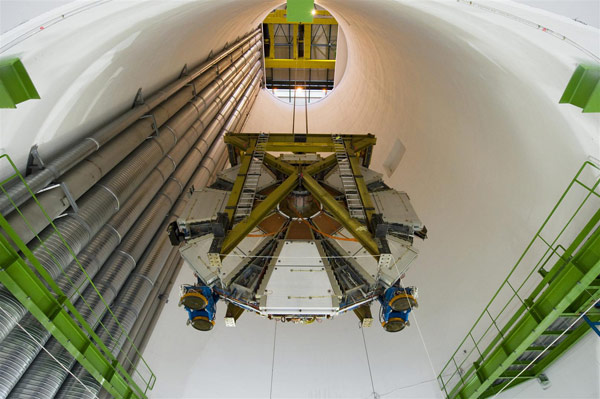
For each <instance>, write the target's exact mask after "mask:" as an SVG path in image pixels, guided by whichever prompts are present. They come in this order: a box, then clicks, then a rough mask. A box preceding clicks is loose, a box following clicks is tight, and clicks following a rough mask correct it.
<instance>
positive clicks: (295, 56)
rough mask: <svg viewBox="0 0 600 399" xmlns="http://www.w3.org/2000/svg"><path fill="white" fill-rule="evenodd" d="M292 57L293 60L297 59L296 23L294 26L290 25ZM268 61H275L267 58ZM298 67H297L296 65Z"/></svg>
mask: <svg viewBox="0 0 600 399" xmlns="http://www.w3.org/2000/svg"><path fill="white" fill-rule="evenodd" d="M292 46H293V47H292V54H293V55H292V58H293V59H294V61H295V62H296V61H297V60H298V24H294V26H292ZM269 61H275V60H269ZM265 68H279V67H273V66H271V67H269V66H265ZM287 68H294V67H287ZM296 68H298V67H296Z"/></svg>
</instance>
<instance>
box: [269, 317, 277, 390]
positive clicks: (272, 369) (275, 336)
mask: <svg viewBox="0 0 600 399" xmlns="http://www.w3.org/2000/svg"><path fill="white" fill-rule="evenodd" d="M276 339H277V319H276V320H275V333H274V334H273V358H272V359H271V388H270V390H269V398H270V399H271V398H273V372H274V370H275V340H276Z"/></svg>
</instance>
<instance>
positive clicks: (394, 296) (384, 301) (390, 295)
mask: <svg viewBox="0 0 600 399" xmlns="http://www.w3.org/2000/svg"><path fill="white" fill-rule="evenodd" d="M415 291H416V289H415V288H414V287H407V288H403V287H390V288H388V289H387V290H385V292H384V294H383V295H382V296H380V297H379V302H380V303H381V306H382V314H383V321H382V323H381V325H382V326H383V328H384V329H385V330H386V331H388V332H398V331H402V330H403V329H404V328H405V327H406V326H407V325H410V324H409V322H408V315H409V314H410V312H411V311H412V310H413V308H415V307H417V306H418V304H417V300H416V299H415V297H414V294H415Z"/></svg>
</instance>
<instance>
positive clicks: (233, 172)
mask: <svg viewBox="0 0 600 399" xmlns="http://www.w3.org/2000/svg"><path fill="white" fill-rule="evenodd" d="M241 166H242V165H241V164H240V165H236V166H234V167H232V168H229V169H226V170H224V171H222V172H219V173H218V176H219V179H221V180H225V181H226V182H229V183H231V184H233V183H235V179H236V178H237V176H238V174H239V173H240V167H241ZM276 182H277V180H276V179H275V176H274V175H273V173H271V171H270V170H269V169H268V168H267V167H265V166H264V165H262V166H261V169H260V177H259V179H258V186H257V187H256V191H261V190H264V189H265V188H267V187H270V186H272V185H273V184H275V183H276Z"/></svg>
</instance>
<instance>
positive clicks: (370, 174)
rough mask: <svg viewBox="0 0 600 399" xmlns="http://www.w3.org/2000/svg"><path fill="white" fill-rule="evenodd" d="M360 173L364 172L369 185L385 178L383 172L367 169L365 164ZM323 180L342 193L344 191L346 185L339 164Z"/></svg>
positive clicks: (366, 182)
mask: <svg viewBox="0 0 600 399" xmlns="http://www.w3.org/2000/svg"><path fill="white" fill-rule="evenodd" d="M360 173H361V174H362V176H363V179H364V181H365V184H367V185H369V184H371V183H374V182H376V181H379V180H381V179H382V178H383V175H382V174H381V173H377V172H375V171H373V170H371V169H367V168H365V167H364V166H361V167H360ZM323 181H324V182H325V184H327V185H328V186H329V187H331V188H333V189H334V190H337V191H339V192H340V193H343V192H344V186H343V184H342V179H341V178H340V171H339V168H338V167H337V166H336V167H334V168H333V169H331V171H330V172H329V173H328V174H327V176H325V179H323Z"/></svg>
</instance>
